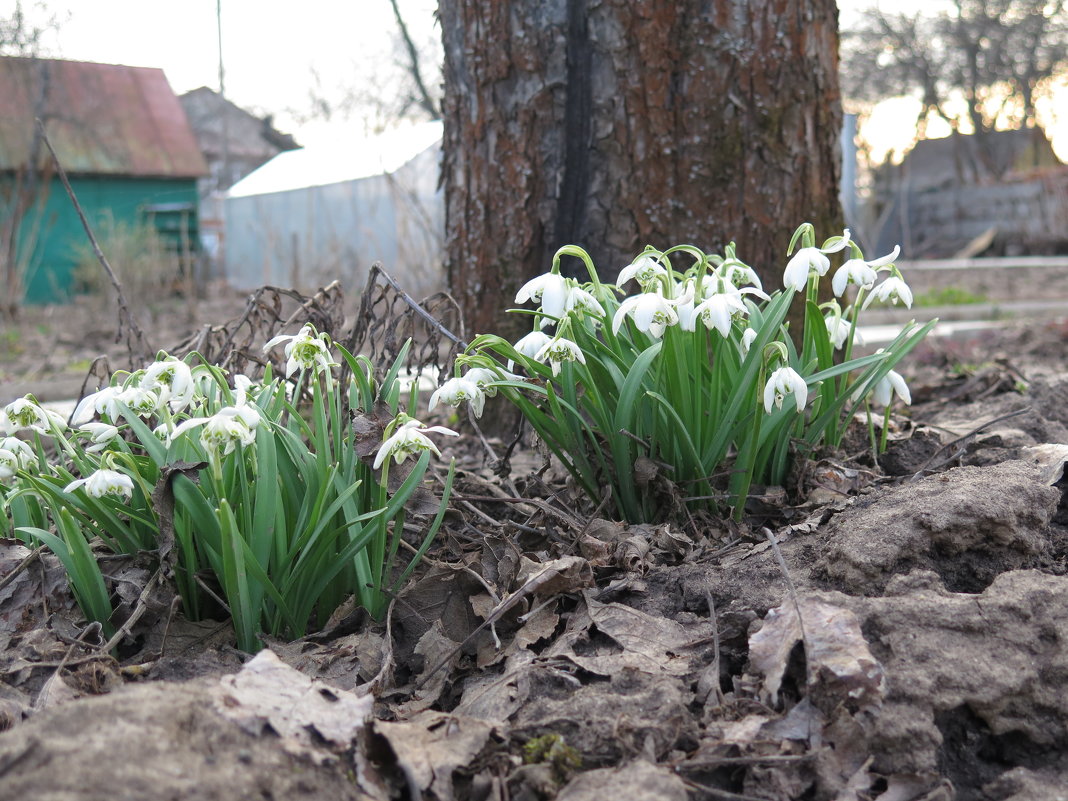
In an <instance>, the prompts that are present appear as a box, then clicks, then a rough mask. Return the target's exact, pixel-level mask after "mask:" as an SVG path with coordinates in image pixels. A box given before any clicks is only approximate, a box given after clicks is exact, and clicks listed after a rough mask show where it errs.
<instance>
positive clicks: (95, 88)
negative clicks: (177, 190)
mask: <svg viewBox="0 0 1068 801" xmlns="http://www.w3.org/2000/svg"><path fill="white" fill-rule="evenodd" d="M35 117H40V118H42V119H43V120H44V121H45V128H46V130H47V132H48V138H49V140H50V141H51V142H52V145H53V147H55V149H56V153H57V155H58V156H59V159H60V161H61V162H62V164H63V167H64V168H65V169H66V170H67V172H69V173H78V174H103V175H127V176H140V177H150V176H151V177H157V178H171V177H173V178H179V177H181V178H196V177H199V176H201V175H205V174H206V173H207V171H208V168H207V165H206V164H205V162H204V157H203V156H202V155H201V153H200V149H199V147H198V145H197V140H196V137H195V136H194V135H193V132H192V130H191V129H190V127H189V122H188V120H187V119H186V116H185V111H184V110H183V109H182V105H181V103H179V102H178V98H177V97H175V95H174V92H173V91H172V90H171V87H170V84H169V83H168V82H167V78H166V76H165V75H164V74H163V70H159V69H151V68H147V67H124V66H119V65H116V64H93V63H89V62H84V61H56V60H52V59H32V58H0V170H10V169H14V168H17V167H21V166H24V165H25V164H26V163H27V161H28V160H29V158H30V149H31V147H32V142H33V133H34V118H35ZM44 156H47V151H45V153H44Z"/></svg>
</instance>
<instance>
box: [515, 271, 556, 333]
mask: <svg viewBox="0 0 1068 801" xmlns="http://www.w3.org/2000/svg"><path fill="white" fill-rule="evenodd" d="M567 299H568V287H567V280H566V279H565V278H564V277H563V276H562V275H560V274H559V273H545V274H544V275H539V276H538V277H537V278H532V279H530V280H529V281H527V282H526V283H525V284H523V286H521V287H520V288H519V291H518V292H517V293H516V295H515V302H516V303H526V302H527V301H528V300H533V301H534V302H536V303H539V304H540V305H541V311H542V314H545V315H548V316H549V317H555V318H557V319H559V318H561V317H563V316H564V314H565V313H566V311H567ZM553 322H554V321H553V320H543V321H542V327H544V326H546V325H552V324H553Z"/></svg>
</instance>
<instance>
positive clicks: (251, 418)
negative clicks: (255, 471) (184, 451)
mask: <svg viewBox="0 0 1068 801" xmlns="http://www.w3.org/2000/svg"><path fill="white" fill-rule="evenodd" d="M259 424H260V413H259V411H257V410H256V407H255V406H250V405H249V404H241V405H239V406H227V407H225V408H224V409H220V410H219V411H218V412H216V413H215V414H213V415H212V416H211V417H191V418H189V419H188V420H186V421H185V422H183V423H181V424H180V425H178V426H177V427H175V429H174V431H172V432H171V434H170V436H169V437H168V441H169V442H173V441H174V440H175V439H177V438H178V437H179V436H181V435H182V434H184V433H185V432H186V431H191V430H192V429H194V428H200V427H201V426H203V428H202V429H201V431H200V444H201V445H203V446H204V449H205V450H207V451H208V452H209V453H211V454H213V455H215V456H226V455H228V454H229V453H231V452H232V451H233V450H234V448H236V447H237V446H238V445H242V446H244V447H248V446H249V445H252V444H253V443H254V442H255V441H256V428H257V426H259Z"/></svg>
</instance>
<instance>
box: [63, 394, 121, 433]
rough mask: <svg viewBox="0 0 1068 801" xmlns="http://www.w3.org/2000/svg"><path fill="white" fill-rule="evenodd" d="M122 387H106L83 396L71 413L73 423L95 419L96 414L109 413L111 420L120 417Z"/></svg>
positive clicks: (78, 423) (77, 423) (79, 423)
mask: <svg viewBox="0 0 1068 801" xmlns="http://www.w3.org/2000/svg"><path fill="white" fill-rule="evenodd" d="M121 392H122V387H104V388H103V389H102V390H100V391H99V392H93V393H90V394H89V395H86V396H85V397H84V398H82V399H81V400H80V401H79V402H78V405H77V406H76V407H75V408H74V414H73V415H71V425H81V424H82V423H87V422H89V421H90V420H92V419H93V415H94V414H99V415H107V416H108V419H109V420H112V421H115V420H118V419H119V407H118V403H117V400H118V397H119V394H120V393H121Z"/></svg>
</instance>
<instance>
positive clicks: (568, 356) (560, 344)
mask: <svg viewBox="0 0 1068 801" xmlns="http://www.w3.org/2000/svg"><path fill="white" fill-rule="evenodd" d="M534 361H536V362H541V363H542V364H544V363H545V362H549V366H550V367H552V368H553V375H554V376H557V375H560V365H561V364H563V363H564V362H582V364H585V363H586V357H585V356H584V355H583V353H582V349H581V348H579V346H578V345H576V344H575V343H574V342H572V341H571V340H570V339H564V338H563V337H556V338H555V339H552V340H550V341H549V342H548V343H547V344H546V345H545V346H544V347H543V348H542V349H541V350H539V351H538V352H537V353H536V354H534Z"/></svg>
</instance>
